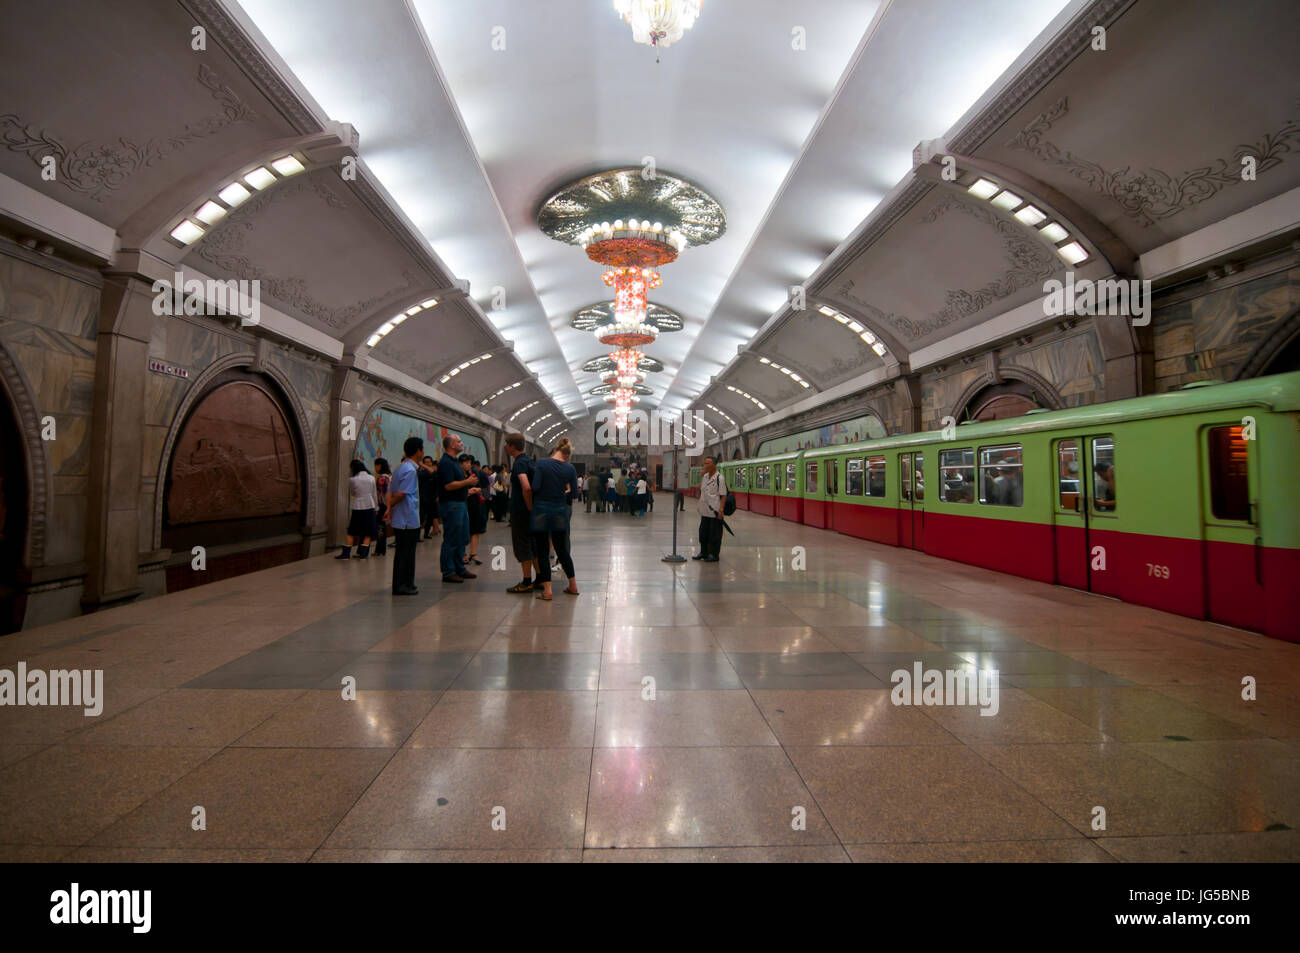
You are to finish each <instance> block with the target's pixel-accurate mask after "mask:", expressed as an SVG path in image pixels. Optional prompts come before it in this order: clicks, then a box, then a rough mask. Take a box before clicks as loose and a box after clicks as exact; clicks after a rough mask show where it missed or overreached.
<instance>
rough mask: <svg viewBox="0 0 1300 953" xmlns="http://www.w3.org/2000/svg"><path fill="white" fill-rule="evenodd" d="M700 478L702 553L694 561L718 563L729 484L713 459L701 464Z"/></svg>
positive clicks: (709, 458) (693, 557) (708, 458)
mask: <svg viewBox="0 0 1300 953" xmlns="http://www.w3.org/2000/svg"><path fill="white" fill-rule="evenodd" d="M701 467H702V469H703V471H704V472H703V474H702V476H701V477H700V500H699V509H700V552H699V555H698V556H692V557H691V558H692V559H698V560H700V561H702V562H706V563H716V562H717V561H718V554H719V552H721V550H722V525H723V524H722V505H723V502H724V501H725V500H726V499H727V484H726V483H725V482H724V481H723V479H722V474H721V473H719V472H718V465H717V463H716V462H714V459H713V458H712V457H705V458H704V460H703V462H702V463H701Z"/></svg>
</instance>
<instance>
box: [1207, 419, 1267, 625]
mask: <svg viewBox="0 0 1300 953" xmlns="http://www.w3.org/2000/svg"><path fill="white" fill-rule="evenodd" d="M1200 445H1201V446H1200V449H1201V474H1202V477H1201V525H1202V537H1201V538H1202V539H1203V540H1204V551H1205V558H1204V559H1203V560H1202V566H1204V573H1205V593H1206V602H1207V605H1206V611H1207V613H1208V616H1209V618H1211V619H1213V620H1214V621H1215V622H1224V623H1227V624H1228V625H1235V626H1238V627H1240V628H1243V629H1252V630H1254V631H1256V632H1263V631H1264V630H1265V627H1266V625H1265V624H1266V622H1267V618H1266V616H1267V606H1268V601H1267V599H1266V597H1265V592H1264V576H1263V566H1262V564H1261V558H1262V556H1263V553H1262V552H1261V539H1260V533H1259V458H1258V453H1259V451H1258V441H1255V440H1250V439H1247V438H1246V436H1245V434H1244V432H1243V429H1242V426H1241V425H1240V424H1223V425H1220V426H1211V427H1206V428H1204V429H1203V430H1202V431H1201V436H1200Z"/></svg>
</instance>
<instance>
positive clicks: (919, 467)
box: [912, 453, 925, 552]
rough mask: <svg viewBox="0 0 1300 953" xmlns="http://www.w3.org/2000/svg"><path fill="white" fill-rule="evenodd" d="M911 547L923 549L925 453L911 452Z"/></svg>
mask: <svg viewBox="0 0 1300 953" xmlns="http://www.w3.org/2000/svg"><path fill="white" fill-rule="evenodd" d="M912 548H913V549H919V550H921V551H923V552H924V550H925V454H924V453H914V454H912Z"/></svg>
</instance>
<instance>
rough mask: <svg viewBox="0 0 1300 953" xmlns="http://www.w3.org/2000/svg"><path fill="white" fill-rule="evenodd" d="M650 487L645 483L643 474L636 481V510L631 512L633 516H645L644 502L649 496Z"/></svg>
mask: <svg viewBox="0 0 1300 953" xmlns="http://www.w3.org/2000/svg"><path fill="white" fill-rule="evenodd" d="M649 490H650V485H649V484H648V483H646V481H645V474H644V473H642V474H641V475H640V476H639V477H637V481H636V509H634V510H633V511H632V515H633V516H638V517H639V516H645V502H646V499H647V497H648V496H649Z"/></svg>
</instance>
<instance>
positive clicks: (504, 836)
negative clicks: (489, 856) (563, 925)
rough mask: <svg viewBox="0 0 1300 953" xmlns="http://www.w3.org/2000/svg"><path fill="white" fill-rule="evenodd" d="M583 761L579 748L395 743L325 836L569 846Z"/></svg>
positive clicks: (374, 844)
mask: <svg viewBox="0 0 1300 953" xmlns="http://www.w3.org/2000/svg"><path fill="white" fill-rule="evenodd" d="M590 769H591V752H590V750H587V749H582V748H565V749H537V748H512V749H486V748H459V749H448V748H403V749H402V750H401V751H399V752H398V753H397V754H396V755H395V756H394V757H393V760H392V761H391V762H390V763H389V764H388V766H387V767H386V768H385V769H384V771H383V773H382V774H381V775H380V776H379V777H378V778H376V779H375V782H374V783H373V784H372V785H370V787H369V789H368V790H367V791H366V793H365V795H364V796H363V797H362V798H361V800H360V801H358V802H357V804H356V806H355V807H353V808H352V809H351V810H350V811H349V812H348V814H347V816H346V817H344V818H343V820H342V821H341V822H340V823H339V825H338V827H337V829H335V831H334V832H333V834H331V835H330V837H329V840H328V841H327V842H326V844H325V845H324V846H325V847H326V848H330V849H333V848H355V847H365V848H372V849H373V848H384V849H405V850H410V849H440V848H457V849H477V850H502V849H513V848H518V847H525V846H526V847H530V848H566V847H567V848H577V847H580V846H581V845H582V830H583V825H584V821H585V818H586V804H587V782H588V777H589V775H590ZM498 808H503V809H504V813H502V811H499V810H496V809H498ZM494 822H496V823H495V826H494ZM502 827H503V828H504V829H501V828H502Z"/></svg>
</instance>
